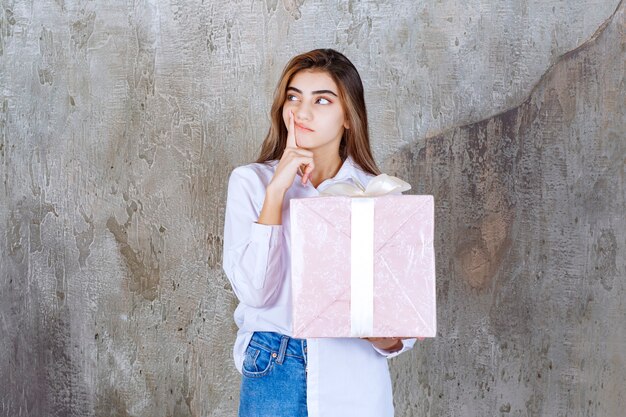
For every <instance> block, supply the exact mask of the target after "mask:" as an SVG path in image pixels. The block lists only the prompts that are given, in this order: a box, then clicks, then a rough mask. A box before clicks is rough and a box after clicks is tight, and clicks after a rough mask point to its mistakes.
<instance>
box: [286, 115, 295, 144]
mask: <svg viewBox="0 0 626 417" xmlns="http://www.w3.org/2000/svg"><path fill="white" fill-rule="evenodd" d="M293 119H294V117H293V111H291V110H289V123H287V147H288V148H297V147H298V144H297V142H296V127H295V121H294V120H293Z"/></svg>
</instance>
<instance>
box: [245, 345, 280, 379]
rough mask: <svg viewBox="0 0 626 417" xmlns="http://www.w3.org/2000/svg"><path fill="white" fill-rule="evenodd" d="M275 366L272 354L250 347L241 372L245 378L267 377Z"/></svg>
mask: <svg viewBox="0 0 626 417" xmlns="http://www.w3.org/2000/svg"><path fill="white" fill-rule="evenodd" d="M273 366H274V358H273V357H272V354H271V353H270V352H268V351H266V350H264V349H259V348H256V347H254V346H250V345H248V347H247V349H246V354H245V356H244V359H243V368H242V370H241V371H242V374H243V375H244V376H246V377H248V378H259V377H262V376H265V375H267V374H268V373H269V372H270V371H271V370H272V367H273Z"/></svg>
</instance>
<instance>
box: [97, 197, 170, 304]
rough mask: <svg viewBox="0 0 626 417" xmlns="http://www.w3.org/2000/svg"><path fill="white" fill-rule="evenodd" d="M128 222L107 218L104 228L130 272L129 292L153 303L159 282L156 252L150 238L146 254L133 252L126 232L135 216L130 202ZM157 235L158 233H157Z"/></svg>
mask: <svg viewBox="0 0 626 417" xmlns="http://www.w3.org/2000/svg"><path fill="white" fill-rule="evenodd" d="M126 211H127V213H128V220H127V221H126V223H124V224H119V223H118V222H117V220H116V219H115V217H114V216H111V217H109V219H108V220H107V222H106V227H107V229H109V231H110V232H111V233H112V234H113V236H114V237H115V240H116V242H117V244H118V247H119V250H120V254H121V255H122V258H123V259H124V261H125V263H126V267H127V268H128V271H129V272H130V285H129V290H130V291H132V292H135V293H138V294H140V295H141V296H142V297H144V298H145V299H146V300H148V301H154V300H155V299H156V298H157V296H158V289H159V282H160V279H161V277H160V265H159V262H158V258H157V256H158V254H157V253H156V252H157V250H156V249H155V246H154V244H153V241H152V238H150V237H149V238H148V240H149V250H147V251H146V252H147V254H142V253H141V252H140V251H135V250H134V249H133V248H132V247H131V245H130V243H129V236H128V231H129V230H130V229H131V226H132V224H133V221H132V220H133V216H134V215H136V214H137V211H138V207H137V203H136V202H134V201H131V203H130V204H129V206H128V207H127V210H126ZM157 233H158V231H157Z"/></svg>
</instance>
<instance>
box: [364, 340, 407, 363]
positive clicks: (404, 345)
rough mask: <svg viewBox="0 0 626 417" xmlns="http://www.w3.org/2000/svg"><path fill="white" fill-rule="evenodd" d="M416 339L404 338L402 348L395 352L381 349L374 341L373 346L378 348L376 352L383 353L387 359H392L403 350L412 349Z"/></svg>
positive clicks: (375, 348)
mask: <svg viewBox="0 0 626 417" xmlns="http://www.w3.org/2000/svg"><path fill="white" fill-rule="evenodd" d="M416 340H417V339H404V340H402V349H400V350H397V351H395V352H389V351H388V350H384V349H379V348H377V347H376V346H375V345H374V344H373V343H372V347H373V348H374V350H376V352H378V353H380V354H381V355H383V356H384V357H386V358H387V359H391V358H395V357H396V356H398V355H399V354H401V353H403V352H406V351H407V350H409V349H412V348H413V345H414V344H415V341H416Z"/></svg>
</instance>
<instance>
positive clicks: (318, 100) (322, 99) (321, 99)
mask: <svg viewBox="0 0 626 417" xmlns="http://www.w3.org/2000/svg"><path fill="white" fill-rule="evenodd" d="M317 102H318V103H320V104H330V101H329V100H327V99H325V98H324V97H320V98H318V99H317Z"/></svg>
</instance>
